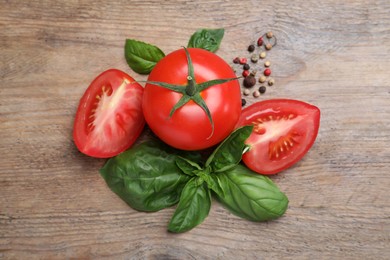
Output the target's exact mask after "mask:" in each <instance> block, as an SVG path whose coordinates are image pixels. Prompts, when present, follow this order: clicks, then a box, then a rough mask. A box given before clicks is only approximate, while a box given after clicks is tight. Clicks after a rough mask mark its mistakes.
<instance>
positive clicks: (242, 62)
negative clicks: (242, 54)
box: [239, 58, 248, 65]
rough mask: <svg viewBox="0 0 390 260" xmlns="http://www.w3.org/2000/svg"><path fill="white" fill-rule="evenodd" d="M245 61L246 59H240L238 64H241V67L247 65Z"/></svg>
mask: <svg viewBox="0 0 390 260" xmlns="http://www.w3.org/2000/svg"><path fill="white" fill-rule="evenodd" d="M247 61H248V60H247V59H246V58H240V61H239V63H240V64H241V65H244V64H246V63H247Z"/></svg>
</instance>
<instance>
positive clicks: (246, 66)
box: [242, 63, 251, 70]
mask: <svg viewBox="0 0 390 260" xmlns="http://www.w3.org/2000/svg"><path fill="white" fill-rule="evenodd" d="M242 68H243V69H244V70H249V69H250V68H251V67H250V66H249V64H248V63H245V64H244V66H243V67H242Z"/></svg>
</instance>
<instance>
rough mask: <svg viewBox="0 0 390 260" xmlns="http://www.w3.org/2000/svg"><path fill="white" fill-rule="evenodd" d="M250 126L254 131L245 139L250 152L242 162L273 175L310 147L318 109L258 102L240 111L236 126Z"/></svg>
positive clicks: (281, 101)
mask: <svg viewBox="0 0 390 260" xmlns="http://www.w3.org/2000/svg"><path fill="white" fill-rule="evenodd" d="M251 124H252V125H253V126H254V128H253V131H252V134H251V135H250V136H249V138H248V139H247V140H246V144H248V145H249V146H250V150H249V151H248V152H246V153H245V154H244V155H243V158H242V160H243V162H244V163H245V165H246V166H247V167H248V168H250V169H251V170H253V171H255V172H257V173H260V174H267V175H268V174H275V173H278V172H281V171H283V170H285V169H287V168H289V167H290V166H292V165H293V164H295V163H296V162H298V161H299V160H300V159H302V157H303V156H304V155H305V154H306V153H307V151H308V150H309V149H310V148H311V146H312V145H313V143H314V141H315V139H316V137H317V133H318V129H319V125H320V110H319V109H318V108H317V107H315V106H313V105H310V104H307V103H305V102H302V101H298V100H291V99H271V100H266V101H261V102H257V103H254V104H253V105H251V106H249V107H247V108H245V109H244V110H243V111H242V114H241V117H240V119H239V121H238V123H237V127H239V126H243V125H251Z"/></svg>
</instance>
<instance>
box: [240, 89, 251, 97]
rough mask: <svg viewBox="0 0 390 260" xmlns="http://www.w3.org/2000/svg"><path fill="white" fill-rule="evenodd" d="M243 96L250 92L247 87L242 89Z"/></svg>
mask: <svg viewBox="0 0 390 260" xmlns="http://www.w3.org/2000/svg"><path fill="white" fill-rule="evenodd" d="M242 93H243V94H244V95H245V96H248V95H249V94H250V93H251V92H250V90H249V89H247V88H246V89H244V91H243V92H242Z"/></svg>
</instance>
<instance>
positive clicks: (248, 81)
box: [243, 76, 256, 88]
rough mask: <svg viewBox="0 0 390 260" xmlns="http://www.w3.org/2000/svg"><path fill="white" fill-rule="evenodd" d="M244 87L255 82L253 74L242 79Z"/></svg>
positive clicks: (251, 85) (250, 85)
mask: <svg viewBox="0 0 390 260" xmlns="http://www.w3.org/2000/svg"><path fill="white" fill-rule="evenodd" d="M243 83H244V87H246V88H251V87H253V86H254V85H255V84H256V79H255V77H253V76H248V77H245V79H244V82H243Z"/></svg>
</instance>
